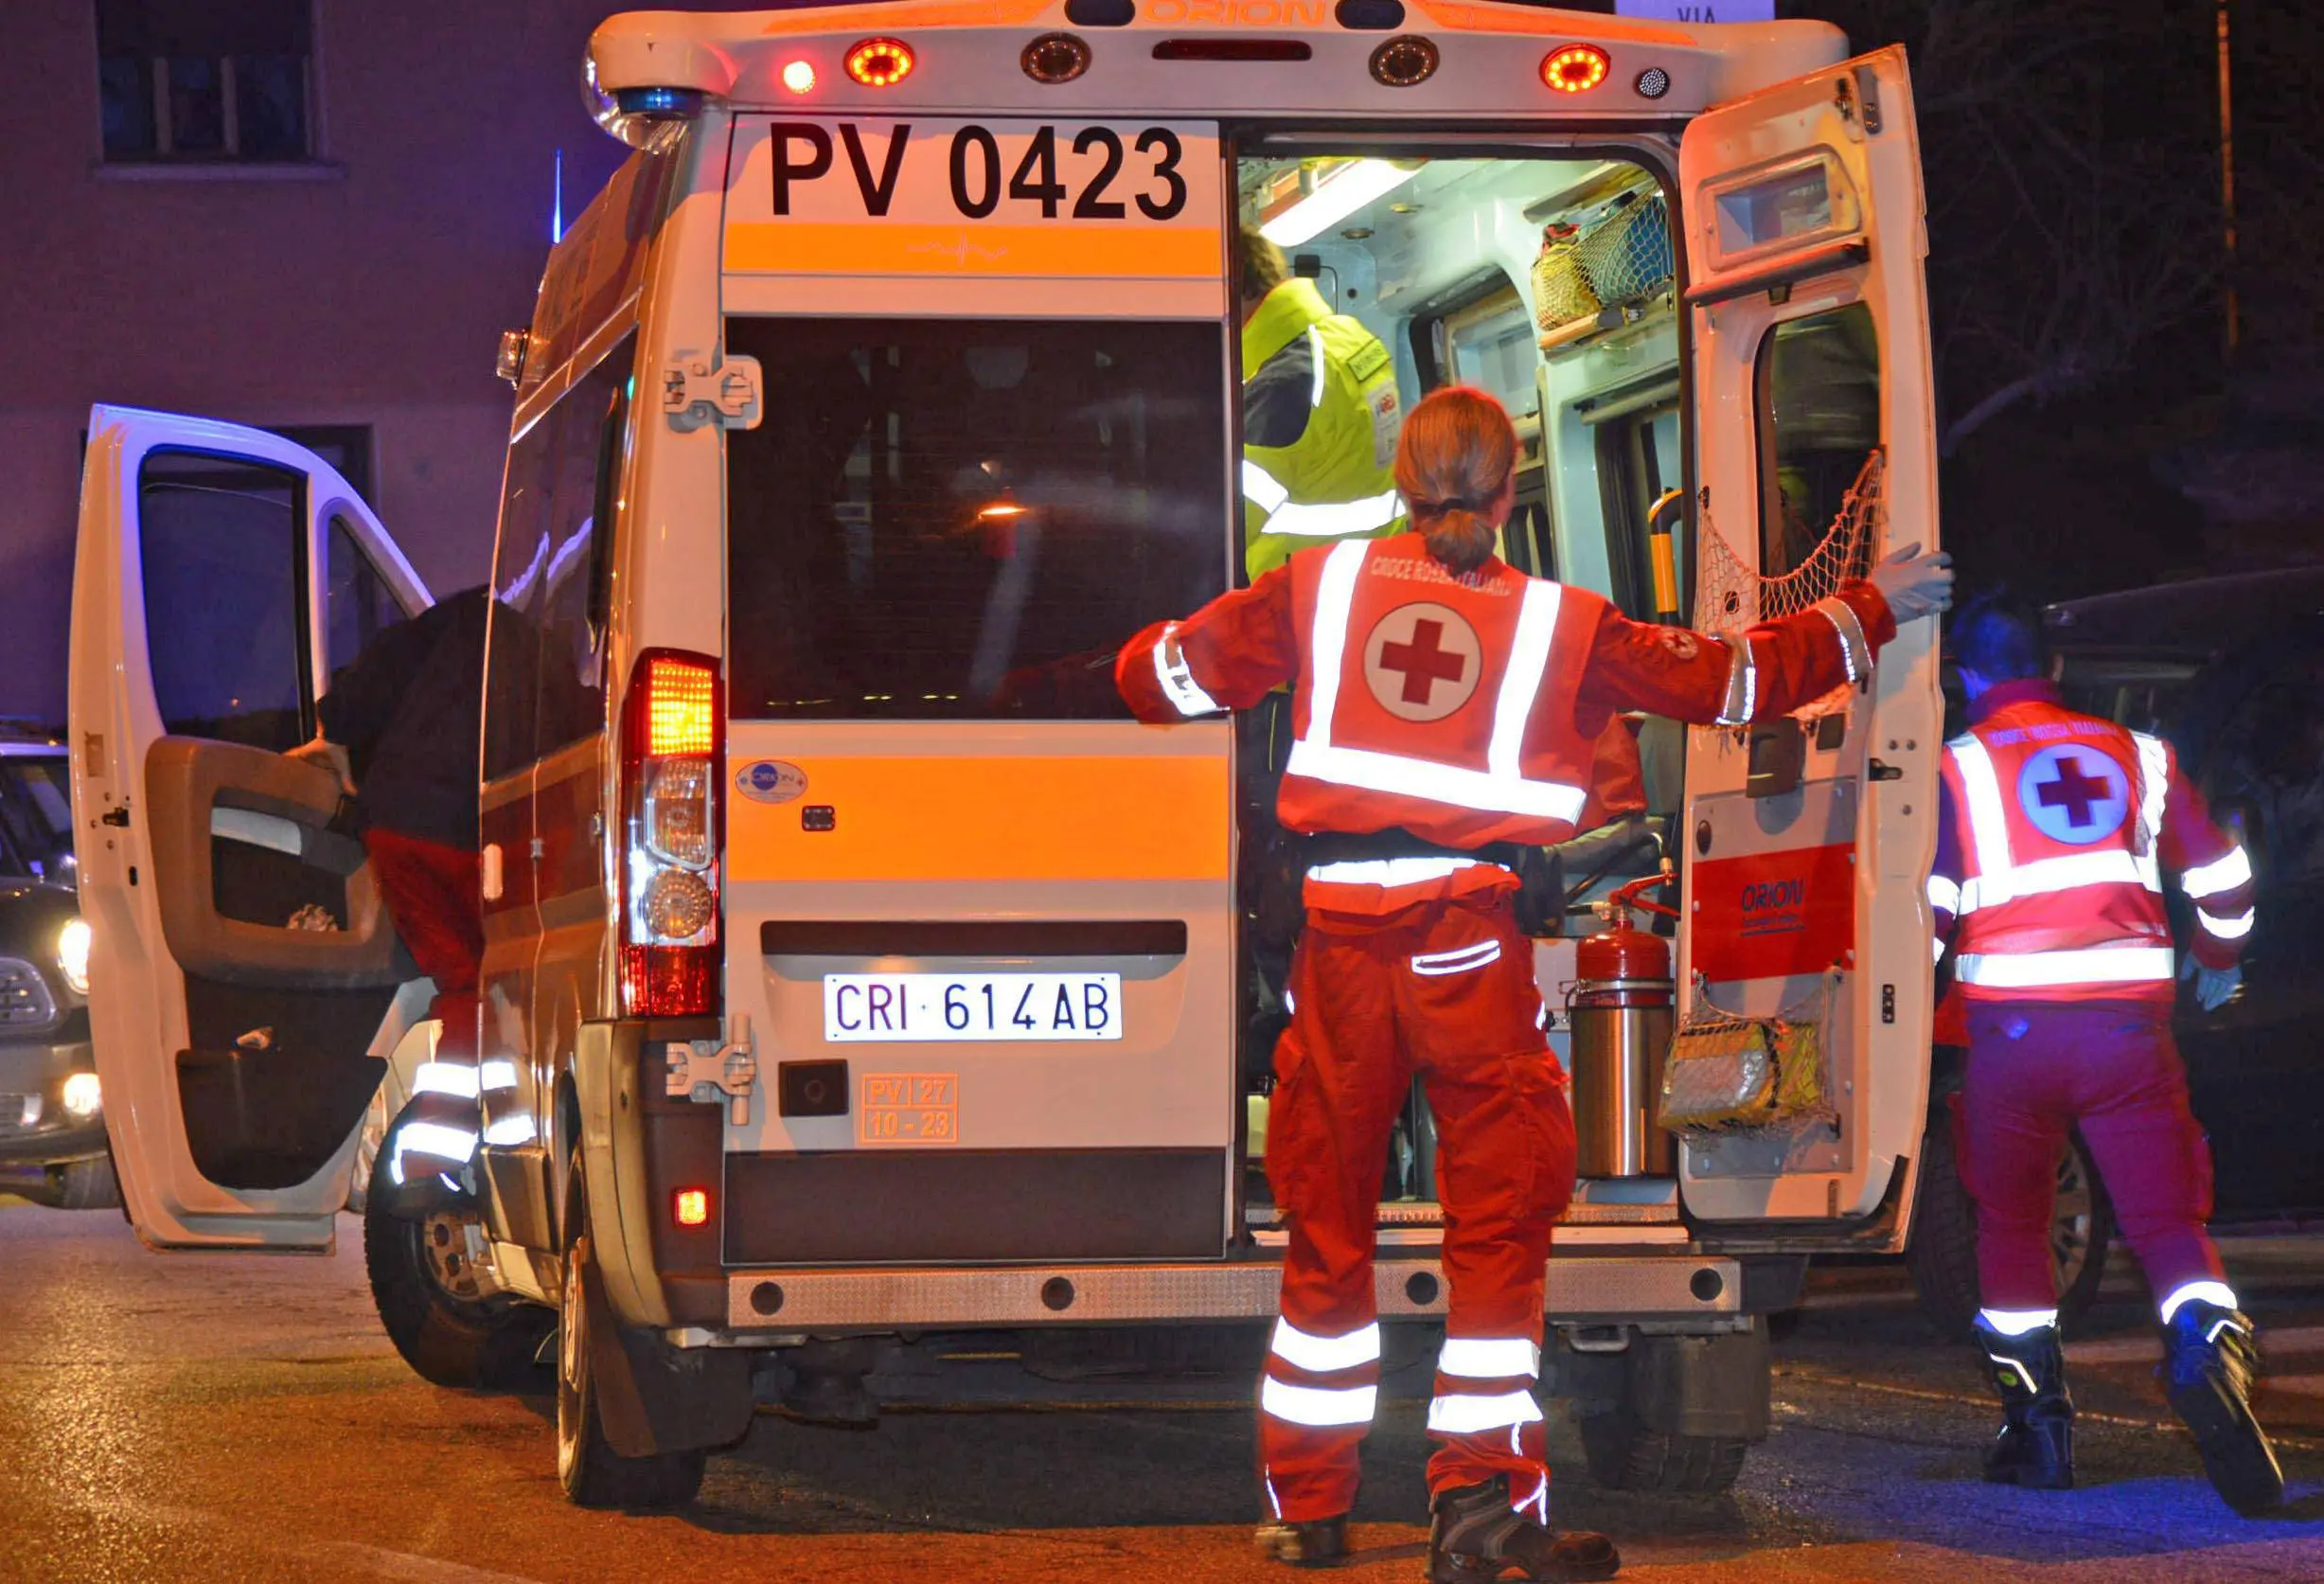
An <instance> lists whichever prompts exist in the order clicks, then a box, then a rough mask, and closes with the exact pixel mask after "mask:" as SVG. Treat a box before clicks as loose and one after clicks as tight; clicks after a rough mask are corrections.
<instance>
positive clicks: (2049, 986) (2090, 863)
mask: <svg viewBox="0 0 2324 1584" xmlns="http://www.w3.org/2000/svg"><path fill="white" fill-rule="evenodd" d="M1972 713H1973V715H1974V717H1975V721H1974V723H1973V724H1972V725H1971V727H1970V729H1969V731H1968V732H1967V733H1966V734H1965V735H1963V736H1961V737H1959V738H1956V739H1953V740H1952V741H1951V742H1949V743H1947V744H1946V745H1945V756H1944V765H1943V789H1944V797H1943V804H1942V805H1941V807H1940V809H1939V811H1938V826H1937V862H1936V865H1935V867H1934V869H1933V871H1932V872H1931V875H1930V878H1929V882H1928V899H1929V903H1930V905H1931V906H1932V907H1934V908H1935V909H1936V913H1937V930H1938V936H1939V938H1940V939H1943V937H1944V935H1945V934H1948V933H1950V934H1953V936H1954V939H1953V946H1954V950H1955V951H1956V952H1959V953H1960V955H1959V957H1958V959H1957V964H1956V970H1955V972H1956V978H1957V980H1958V982H1959V984H1960V988H1961V993H1962V994H1963V995H1964V996H1966V997H1967V998H1969V999H1970V1000H1973V1001H2096V1000H2114V1001H2125V1000H2130V1001H2164V1002H2167V1001H2169V1000H2171V999H2172V994H2173V991H2172V981H2173V978H2174V977H2175V975H2174V973H2173V955H2172V949H2171V920H2170V917H2169V915H2168V914H2167V913H2166V912H2165V910H2164V907H2163V875H2164V873H2165V872H2166V871H2169V872H2172V873H2174V874H2177V875H2178V877H2179V884H2180V885H2181V887H2182V888H2183V889H2184V890H2185V891H2186V892H2187V895H2188V896H2189V897H2190V898H2191V899H2193V901H2194V904H2195V907H2196V910H2197V911H2196V918H2197V920H2198V922H2199V923H2200V924H2201V925H2202V928H2201V930H2200V931H2199V932H2198V933H2197V934H2196V936H2195V939H2194V941H2193V942H2192V943H2191V951H2192V952H2193V953H2194V957H2195V960H2196V961H2198V962H2200V963H2202V964H2204V965H2205V966H2207V967H2209V968H2229V967H2232V966H2234V963H2235V961H2236V959H2237V957H2238V956H2240V955H2241V954H2242V952H2243V939H2244V936H2245V935H2246V934H2249V933H2250V932H2251V924H2252V880H2251V863H2250V860H2249V859H2248V858H2246V857H2245V856H2244V849H2243V848H2242V847H2241V846H2239V845H2237V844H2236V843H2235V842H2234V841H2233V840H2232V839H2231V838H2229V837H2228V836H2226V834H2224V833H2223V832H2222V831H2220V830H2219V828H2217V827H2215V826H2213V825H2212V824H2211V821H2210V815H2209V811H2208V810H2206V809H2205V808H2204V806H2203V794H2202V793H2201V792H2197V791H2196V790H2195V788H2194V785H2193V783H2191V781H2189V780H2188V779H2187V777H2186V775H2185V774H2184V773H2182V772H2181V771H2180V769H2179V767H2178V760H2177V756H2175V755H2173V753H2172V751H2171V745H2170V744H2169V743H2167V742H2165V741H2163V740H2162V739H2160V738H2155V737H2149V736H2147V735H2146V734H2145V733H2143V732H2134V731H2130V730H2128V729H2127V728H2125V727H2122V726H2118V725H2116V724H2115V723H2114V722H2113V721H2102V720H2100V719H2099V718H2097V717H2096V716H2090V715H2082V714H2078V713H2077V712H2075V711H2073V710H2070V709H2067V707H2066V706H2065V704H2063V703H2060V702H2059V700H2058V695H2057V690H2056V689H2055V688H2054V687H2052V686H2051V685H2049V683H2047V682H2044V681H2040V680H2038V679H2029V680H2027V681H2022V682H2011V683H2004V684H2002V685H1999V686H1996V687H1995V688H1993V689H1992V690H1991V691H1989V692H1987V693H1986V694H1985V695H1983V696H1982V697H1981V698H1979V699H1978V702H1977V703H1976V705H1975V706H1974V707H1973V710H1972Z"/></svg>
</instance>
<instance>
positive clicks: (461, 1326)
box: [364, 1156, 549, 1391]
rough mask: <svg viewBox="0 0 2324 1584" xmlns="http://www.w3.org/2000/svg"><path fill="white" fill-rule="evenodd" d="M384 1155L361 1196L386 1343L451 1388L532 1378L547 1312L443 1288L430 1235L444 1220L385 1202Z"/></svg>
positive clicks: (367, 1266)
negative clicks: (401, 1214)
mask: <svg viewBox="0 0 2324 1584" xmlns="http://www.w3.org/2000/svg"><path fill="white" fill-rule="evenodd" d="M385 1170H386V1161H385V1157H383V1156H382V1157H381V1159H380V1160H379V1161H377V1162H375V1163H373V1166H372V1184H371V1191H370V1192H369V1193H368V1194H367V1195H365V1196H364V1273H365V1274H366V1275H367V1276H369V1277H370V1279H371V1302H372V1305H373V1307H374V1308H377V1309H378V1310H379V1311H380V1324H381V1326H383V1327H384V1328H385V1329H386V1332H387V1340H388V1341H390V1342H392V1343H394V1344H396V1351H397V1352H398V1353H399V1354H401V1355H402V1356H403V1362H405V1363H407V1364H409V1365H411V1366H412V1370H413V1373H415V1374H416V1375H417V1376H418V1377H419V1378H420V1379H422V1380H425V1381H427V1382H428V1383H429V1384H430V1385H435V1386H446V1387H450V1388H452V1390H454V1391H491V1390H503V1391H506V1390H513V1389H517V1388H521V1387H523V1386H525V1385H527V1384H530V1383H532V1382H533V1381H534V1379H535V1373H536V1372H535V1366H534V1363H533V1359H534V1356H535V1355H536V1354H537V1353H538V1352H539V1351H540V1348H541V1338H542V1337H544V1336H546V1335H547V1334H548V1329H549V1315H548V1311H547V1310H545V1309H542V1308H538V1307H536V1306H534V1305H531V1304H520V1303H516V1302H513V1301H511V1300H509V1299H506V1298H474V1297H463V1296H461V1295H460V1294H458V1293H457V1292H454V1291H452V1290H448V1289H447V1288H446V1286H445V1282H444V1278H443V1277H442V1276H440V1275H439V1274H438V1273H437V1271H438V1261H437V1259H436V1258H433V1257H431V1255H430V1253H429V1243H428V1240H429V1239H430V1238H431V1237H441V1236H442V1235H444V1234H445V1232H446V1231H447V1226H446V1222H447V1220H448V1218H445V1217H440V1216H439V1217H432V1218H430V1219H427V1220H425V1221H413V1220H399V1219H396V1218H395V1217H393V1216H390V1215H388V1214H387V1213H386V1211H385V1210H384V1209H383V1208H382V1206H383V1205H384V1204H385V1203H386V1202H387V1199H388V1194H387V1192H386V1189H387V1184H386V1182H385V1179H384V1177H383V1175H382V1174H383V1173H384V1172H385Z"/></svg>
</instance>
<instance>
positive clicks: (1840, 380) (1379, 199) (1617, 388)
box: [1237, 146, 1880, 1201]
mask: <svg viewBox="0 0 2324 1584" xmlns="http://www.w3.org/2000/svg"><path fill="white" fill-rule="evenodd" d="M1237 185H1238V189H1239V197H1240V200H1241V208H1242V214H1241V219H1242V221H1243V222H1245V223H1246V224H1253V225H1257V226H1258V227H1259V228H1260V229H1261V231H1262V233H1263V234H1264V235H1266V236H1268V239H1269V240H1272V241H1274V242H1275V243H1276V244H1277V245H1278V246H1279V247H1281V248H1282V250H1283V253H1284V255H1285V257H1286V262H1287V263H1288V264H1289V266H1290V269H1291V272H1292V273H1293V274H1294V275H1299V276H1308V277H1309V278H1311V279H1313V280H1314V281H1315V282H1316V285H1317V287H1318V289H1319V291H1321V293H1322V295H1323V296H1324V298H1325V299H1326V300H1327V301H1328V302H1329V303H1330V304H1331V305H1332V306H1333V307H1334V308H1335V309H1336V310H1337V311H1339V312H1342V313H1346V314H1349V315H1352V316H1353V317H1355V318H1356V319H1357V320H1359V321H1361V322H1362V323H1363V325H1364V326H1365V327H1366V328H1367V329H1370V330H1371V331H1372V332H1373V333H1374V334H1375V335H1376V336H1378V337H1379V338H1380V340H1381V341H1382V343H1384V344H1385V345H1386V346H1387V347H1389V348H1390V350H1391V352H1392V353H1393V357H1394V360H1395V368H1396V376H1397V383H1398V394H1399V397H1400V399H1401V400H1402V402H1403V405H1404V408H1405V410H1406V411H1410V407H1411V405H1412V404H1413V403H1415V402H1417V401H1418V400H1420V399H1421V398H1422V397H1423V396H1425V395H1426V394H1427V393H1428V391H1430V390H1432V389H1435V388H1437V387H1439V386H1441V385H1445V384H1452V383H1460V384H1470V385H1476V386H1480V387H1481V388H1483V389H1485V390H1488V391H1490V392H1492V393H1493V394H1494V395H1496V396H1497V397H1499V399H1500V400H1501V401H1502V403H1503V404H1504V405H1505V406H1506V407H1507V408H1508V410H1509V412H1510V415H1511V417H1512V418H1514V419H1515V420H1516V425H1517V434H1518V437H1519V444H1520V461H1519V472H1518V481H1517V511H1516V513H1515V514H1514V516H1513V517H1512V520H1511V522H1510V524H1509V525H1508V528H1507V530H1506V532H1505V535H1504V547H1503V555H1504V557H1505V559H1506V560H1508V561H1510V562H1511V563H1512V564H1513V565H1515V566H1517V567H1518V568H1519V569H1521V570H1524V571H1527V572H1533V573H1537V574H1539V575H1542V576H1546V577H1553V578H1558V579H1559V580H1561V581H1564V582H1567V583H1570V584H1574V585H1577V586H1580V587H1585V588H1588V589H1591V590H1594V591H1596V592H1597V593H1599V594H1602V595H1604V596H1606V597H1607V598H1609V599H1610V600H1612V601H1613V602H1614V603H1615V604H1616V605H1617V606H1618V607H1620V608H1621V609H1622V610H1623V612H1624V613H1625V614H1628V615H1630V616H1632V617H1634V618H1636V619H1638V620H1641V621H1650V622H1651V621H1666V622H1675V623H1681V624H1690V625H1692V624H1694V623H1693V621H1692V613H1693V603H1694V582H1695V576H1694V570H1695V569H1694V560H1695V548H1696V547H1695V544H1694V532H1695V528H1696V525H1695V523H1694V516H1695V514H1694V513H1683V514H1681V513H1677V512H1676V511H1673V512H1670V513H1669V514H1668V515H1667V516H1666V517H1665V519H1664V520H1663V522H1662V524H1661V525H1665V526H1674V527H1675V529H1676V531H1675V533H1674V535H1673V537H1672V539H1671V540H1669V541H1667V542H1666V545H1667V548H1666V549H1665V550H1664V559H1663V560H1662V561H1661V564H1660V566H1659V567H1658V564H1657V555H1656V548H1657V547H1656V545H1655V544H1654V542H1653V539H1652V536H1651V534H1650V529H1649V520H1650V516H1651V515H1652V514H1653V512H1654V508H1655V507H1656V504H1657V503H1658V501H1660V500H1661V499H1662V498H1663V497H1664V495H1665V494H1666V492H1671V491H1683V490H1685V489H1688V488H1689V472H1690V470H1689V468H1688V465H1687V456H1688V448H1689V447H1691V445H1692V443H1693V420H1692V418H1691V417H1690V416H1689V415H1688V413H1687V410H1686V404H1685V400H1684V386H1683V372H1682V366H1681V361H1680V347H1679V323H1680V313H1679V304H1678V302H1677V297H1676V269H1675V268H1674V249H1675V248H1676V245H1677V233H1676V228H1675V226H1674V224H1673V222H1672V217H1671V213H1670V205H1669V201H1668V198H1667V195H1666V193H1665V191H1664V188H1663V187H1662V185H1661V183H1660V181H1659V179H1658V177H1657V175H1656V174H1655V173H1654V172H1653V171H1651V170H1649V169H1646V168H1645V167H1643V166H1641V165H1640V164H1636V163H1633V162H1630V161H1628V160H1624V159H1622V158H1620V157H1616V156H1610V155H1609V156H1607V157H1588V156H1584V155H1570V156H1567V157H1558V158H1516V157H1487V158H1428V159H1417V158H1415V159H1406V158H1393V159H1391V158H1382V157H1375V156H1373V155H1370V154H1339V153H1337V152H1336V151H1331V150H1329V149H1327V148H1315V147H1311V146H1310V147H1299V148H1295V149H1286V150H1285V151H1282V152H1280V153H1277V152H1273V151H1264V152H1261V153H1258V154H1257V155H1255V156H1254V155H1251V154H1247V155H1246V156H1245V157H1244V158H1243V159H1242V160H1241V161H1240V163H1239V168H1238V170H1237ZM1759 362H1760V368H1759V380H1758V395H1759V401H1758V405H1759V408H1760V413H1759V429H1760V439H1761V447H1762V460H1763V466H1762V469H1761V473H1762V476H1763V478H1765V480H1766V481H1767V484H1766V487H1765V489H1764V492H1763V493H1764V498H1763V500H1762V501H1760V502H1759V503H1758V507H1759V510H1758V521H1757V522H1756V523H1754V522H1752V521H1750V520H1749V519H1748V517H1747V516H1745V519H1744V520H1743V521H1740V522H1732V523H1727V522H1722V523H1721V524H1720V525H1719V527H1720V529H1721V530H1722V531H1724V533H1725V534H1726V535H1728V536H1729V537H1730V543H1733V544H1735V545H1736V547H1737V548H1738V550H1740V551H1741V552H1742V554H1743V555H1744V556H1746V557H1748V556H1749V555H1750V552H1751V548H1752V545H1751V542H1752V541H1756V542H1757V543H1756V546H1755V548H1756V551H1757V555H1756V558H1755V559H1756V560H1757V561H1758V563H1759V565H1758V570H1759V571H1760V572H1761V573H1762V574H1763V575H1767V576H1775V575H1781V574H1783V573H1785V572H1787V571H1790V570H1792V569H1794V568H1796V567H1799V566H1801V563H1802V562H1803V561H1805V560H1806V559H1807V558H1808V557H1809V556H1810V555H1811V554H1812V553H1813V552H1814V551H1815V549H1816V548H1817V546H1818V543H1821V542H1822V540H1823V538H1824V534H1825V525H1828V524H1831V523H1833V522H1834V521H1835V520H1836V518H1837V517H1838V516H1839V514H1840V512H1841V509H1842V506H1843V502H1844V501H1845V499H1846V496H1847V493H1848V490H1849V489H1850V487H1851V486H1852V485H1853V484H1854V482H1855V481H1856V479H1857V477H1858V474H1859V473H1860V472H1862V471H1863V469H1864V467H1865V464H1866V459H1867V457H1868V455H1869V454H1871V453H1872V450H1873V449H1874V447H1875V446H1876V444H1877V439H1878V434H1879V417H1880V405H1879V402H1880V398H1879V372H1878V367H1877V354H1876V351H1875V349H1874V343H1873V338H1872V326H1871V322H1870V319H1869V315H1868V314H1867V313H1866V311H1864V310H1863V309H1862V308H1861V307H1860V306H1850V307H1847V308H1842V309H1839V310H1831V311H1810V312H1808V313H1806V314H1804V315H1803V316H1801V317H1800V318H1797V319H1794V320H1791V321H1789V322H1788V323H1786V324H1783V325H1782V326H1779V327H1778V329H1776V330H1775V331H1774V332H1773V334H1772V335H1771V336H1770V339H1769V342H1768V344H1767V346H1766V347H1765V348H1764V349H1763V352H1762V355H1761V357H1760V360H1759ZM1246 372H1248V371H1246ZM1673 505H1674V506H1675V505H1676V503H1673ZM1682 518H1683V519H1684V520H1683V521H1682V520H1681V519H1682ZM1706 620H1708V617H1707V616H1706ZM1633 724H1634V725H1635V726H1636V728H1637V732H1638V741H1639V747H1640V764H1641V773H1642V774H1641V778H1642V781H1643V785H1644V792H1645V801H1646V810H1645V811H1644V814H1643V815H1635V814H1634V815H1631V816H1629V817H1627V818H1624V819H1622V820H1618V821H1616V822H1614V823H1613V824H1612V825H1609V826H1608V827H1606V828H1603V829H1601V830H1600V831H1599V832H1597V833H1595V834H1594V835H1593V834H1586V835H1585V836H1583V837H1581V838H1579V839H1577V840H1576V841H1575V842H1573V843H1570V844H1568V845H1567V846H1566V848H1564V849H1563V850H1561V851H1560V852H1559V853H1557V854H1556V857H1557V858H1558V860H1559V863H1558V871H1559V874H1560V878H1561V879H1562V883H1563V886H1564V889H1565V893H1566V898H1567V903H1568V908H1569V912H1568V916H1567V917H1566V919H1565V922H1564V933H1565V934H1568V935H1570V936H1578V935H1585V934H1590V933H1592V932H1593V931H1595V930H1596V929H1599V928H1602V927H1603V926H1602V925H1601V924H1600V923H1599V922H1598V921H1597V920H1596V919H1595V917H1593V916H1591V915H1590V914H1589V912H1588V903H1589V902H1590V901H1591V900H1593V899H1599V898H1602V897H1604V896H1605V895H1606V892H1607V891H1609V890H1611V889H1612V888H1613V887H1614V886H1615V885H1617V884H1619V883H1621V882H1622V881H1623V880H1626V879H1629V878H1632V877H1635V876H1639V875H1643V874H1647V873H1651V872H1653V870H1654V869H1655V868H1656V867H1657V865H1658V864H1659V862H1660V859H1661V856H1662V852H1663V850H1664V846H1663V842H1662V833H1663V831H1664V830H1665V829H1666V828H1667V827H1668V825H1669V824H1670V822H1671V821H1672V820H1673V819H1674V818H1675V817H1676V814H1677V812H1678V810H1679V807H1680V804H1681V800H1682V797H1683V775H1684V754H1685V743H1686V734H1685V729H1684V728H1683V727H1682V726H1680V725H1679V724H1678V723H1677V722H1676V721H1666V720H1659V719H1647V718H1634V720H1633ZM1249 759H1250V756H1249V755H1248V753H1247V755H1246V763H1248V762H1249ZM1248 801H1249V800H1247V806H1248ZM1670 850H1671V856H1672V857H1673V859H1674V861H1678V862H1683V854H1681V853H1679V852H1678V851H1677V850H1676V846H1673V847H1672V848H1671V849H1670ZM1553 927H1554V924H1553V922H1552V928H1553ZM1663 928H1664V929H1665V930H1667V928H1668V926H1667V925H1664V926H1663ZM1259 934H1261V935H1262V936H1264V934H1266V924H1265V922H1264V920H1262V921H1261V923H1260V928H1259ZM1261 956H1262V962H1263V964H1264V959H1265V952H1264V948H1262V952H1261ZM1549 988H1551V989H1552V991H1553V990H1554V986H1551V987H1549ZM1254 1032H1255V1031H1254ZM1254 1047H1255V1048H1257V1049H1261V1050H1263V1049H1265V1048H1266V1045H1265V1043H1264V1042H1261V1041H1251V1044H1249V1045H1247V1050H1249V1049H1251V1048H1254ZM1254 1120H1256V1118H1254ZM1254 1131H1255V1130H1254ZM1430 1134H1431V1129H1430V1127H1429V1125H1428V1117H1427V1113H1426V1110H1425V1107H1424V1106H1423V1105H1422V1104H1421V1103H1420V1102H1419V1099H1418V1097H1417V1095H1416V1096H1415V1098H1414V1101H1413V1103H1412V1104H1411V1105H1410V1107H1408V1110H1407V1113H1406V1117H1405V1119H1404V1122H1403V1123H1402V1124H1401V1125H1400V1127H1399V1129H1398V1134H1397V1143H1396V1148H1395V1151H1394V1158H1393V1160H1392V1163H1391V1168H1390V1175H1389V1181H1388V1183H1387V1184H1386V1185H1385V1187H1384V1190H1383V1198H1384V1199H1387V1200H1392V1201H1393V1200H1408V1201H1410V1200H1420V1201H1426V1200H1432V1199H1433V1198H1434V1197H1435V1190H1434V1171H1433V1159H1432V1156H1433V1148H1432V1144H1433V1140H1432V1138H1431V1136H1430ZM1254 1142H1255V1141H1254ZM1255 1191H1257V1192H1264V1189H1256V1190H1255Z"/></svg>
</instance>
